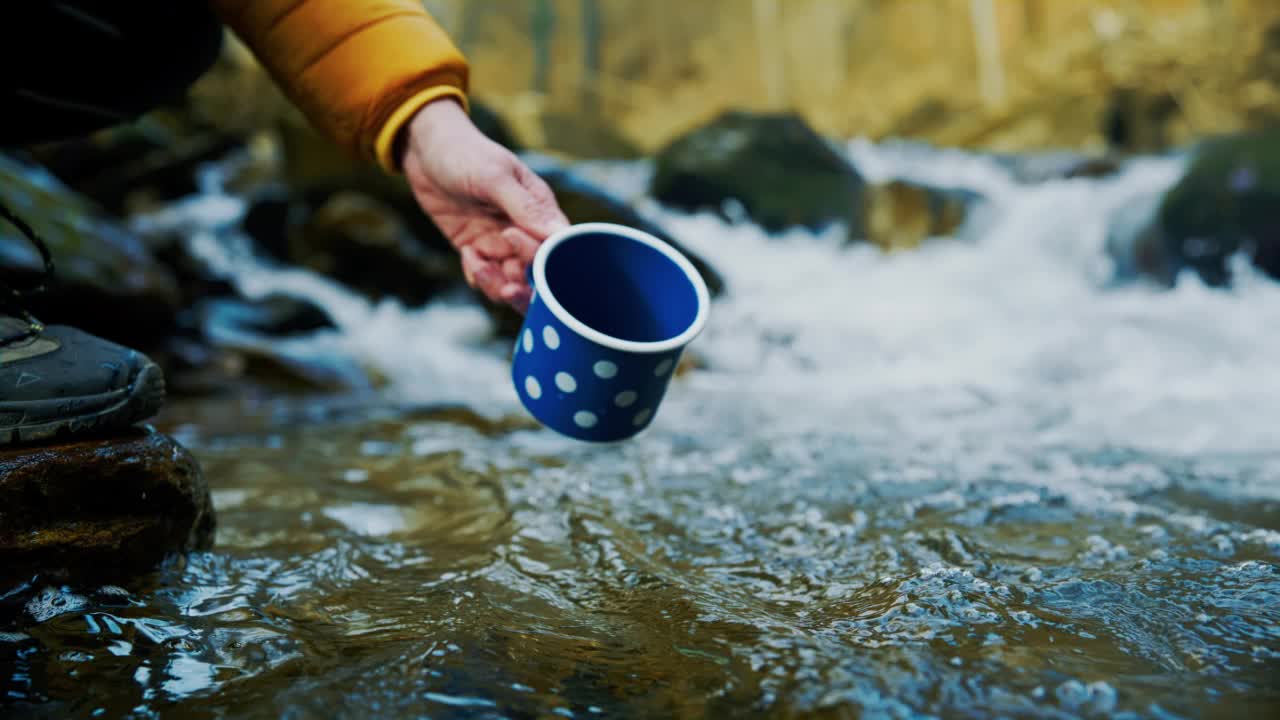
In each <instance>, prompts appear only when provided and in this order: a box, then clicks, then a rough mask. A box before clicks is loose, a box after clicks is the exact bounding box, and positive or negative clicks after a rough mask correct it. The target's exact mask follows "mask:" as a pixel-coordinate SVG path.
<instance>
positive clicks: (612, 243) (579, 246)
mask: <svg viewBox="0 0 1280 720" xmlns="http://www.w3.org/2000/svg"><path fill="white" fill-rule="evenodd" d="M545 273H546V275H545V276H546V282H547V285H548V289H549V290H550V292H551V293H552V294H553V295H554V296H555V298H556V300H557V301H558V302H559V304H560V306H561V307H562V308H564V310H565V312H567V313H569V314H570V315H572V316H573V317H574V318H576V319H577V320H578V321H579V322H581V323H583V324H584V325H586V326H587V327H589V328H591V329H593V330H595V331H597V332H600V333H603V334H604V335H608V336H610V337H613V338H617V339H619V340H626V341H630V342H646V343H647V342H661V341H663V340H668V339H671V338H674V337H678V336H679V335H680V334H681V333H683V332H685V331H686V330H688V329H689V328H690V326H692V325H693V323H694V322H695V321H696V320H697V318H698V311H699V298H698V293H697V288H696V286H695V285H694V283H693V281H692V280H691V279H690V278H689V277H688V275H687V274H686V272H685V270H684V269H683V268H682V267H680V266H679V265H677V264H676V263H675V262H674V261H673V260H672V259H671V258H669V257H667V256H666V255H665V254H664V253H662V252H661V251H659V250H657V249H656V248H653V247H650V246H649V245H647V244H645V243H642V242H639V241H637V240H633V239H631V238H629V237H626V236H623V235H615V234H612V233H608V232H586V233H582V234H580V235H575V236H572V237H568V238H565V239H564V240H563V241H561V242H560V243H559V244H558V245H556V247H555V248H554V249H552V251H551V253H550V254H549V255H548V256H547V258H546V266H545Z"/></svg>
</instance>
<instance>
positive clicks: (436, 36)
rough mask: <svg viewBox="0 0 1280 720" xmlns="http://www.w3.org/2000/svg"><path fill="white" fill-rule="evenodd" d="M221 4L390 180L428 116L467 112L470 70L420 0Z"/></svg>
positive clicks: (284, 80) (312, 110)
mask: <svg viewBox="0 0 1280 720" xmlns="http://www.w3.org/2000/svg"><path fill="white" fill-rule="evenodd" d="M211 3H212V5H213V8H214V9H215V10H216V11H217V12H218V14H219V16H220V17H221V18H222V21H223V22H224V23H226V24H227V25H228V26H229V27H230V28H231V29H232V30H233V31H235V33H236V35H238V36H239V37H240V38H241V39H242V40H243V41H244V43H245V44H246V45H247V46H248V47H249V49H250V50H251V51H253V53H254V55H255V56H257V58H258V60H259V61H260V62H261V63H262V64H263V66H264V67H265V68H266V69H267V71H268V72H269V73H270V74H271V76H272V78H273V79H274V80H275V82H276V83H277V84H279V85H280V87H281V89H282V90H283V91H284V92H285V94H286V95H287V96H288V97H289V99H290V100H292V101H293V102H294V103H295V104H296V105H297V106H298V107H299V109H301V110H302V112H303V114H305V115H306V116H307V118H308V119H309V120H310V121H311V122H312V123H313V124H314V125H315V126H316V127H317V128H318V129H319V130H320V131H321V132H323V133H325V134H326V135H328V136H329V137H330V138H332V139H333V140H334V141H335V142H337V143H338V144H339V145H341V146H342V147H344V148H346V149H348V150H350V151H352V152H355V153H357V154H359V155H360V156H362V157H365V158H367V159H370V160H374V161H376V162H377V163H378V164H379V165H381V166H382V167H383V168H384V169H386V170H387V171H388V172H393V173H394V172H398V171H399V168H398V158H396V157H394V155H395V153H394V152H393V150H394V146H395V141H396V137H397V135H398V134H399V131H400V129H401V128H402V127H403V126H404V125H405V123H407V122H408V120H409V119H410V118H411V117H413V114H414V113H415V112H416V111H417V110H418V109H419V108H421V107H422V106H423V105H425V104H427V103H428V102H431V101H432V100H436V99H438V98H441V97H446V96H451V97H454V98H456V99H457V100H458V101H459V102H460V103H462V105H463V107H464V108H465V107H467V96H466V93H467V84H468V78H469V70H468V67H467V61H466V59H465V58H463V56H462V53H460V52H459V51H458V49H457V48H456V47H454V45H453V42H452V41H450V39H449V36H448V35H446V34H445V32H444V30H442V29H441V28H440V26H439V25H438V24H436V22H435V21H434V20H433V19H432V18H431V16H430V15H428V14H427V12H426V10H425V9H424V8H423V6H422V2H421V1H420V0H211Z"/></svg>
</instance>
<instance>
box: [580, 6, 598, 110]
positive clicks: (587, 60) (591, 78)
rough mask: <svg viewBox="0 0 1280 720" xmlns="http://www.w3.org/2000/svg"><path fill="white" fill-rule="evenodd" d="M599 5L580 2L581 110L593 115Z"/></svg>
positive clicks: (596, 84)
mask: <svg viewBox="0 0 1280 720" xmlns="http://www.w3.org/2000/svg"><path fill="white" fill-rule="evenodd" d="M600 26H601V23H600V3H599V0H582V88H581V92H582V110H583V112H585V113H587V114H590V115H595V114H596V113H597V112H598V111H599V98H600Z"/></svg>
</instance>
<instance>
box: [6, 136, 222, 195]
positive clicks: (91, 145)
mask: <svg viewBox="0 0 1280 720" xmlns="http://www.w3.org/2000/svg"><path fill="white" fill-rule="evenodd" d="M243 143H244V139H243V138H241V137H239V136H237V135H233V134H226V133H216V132H186V133H180V132H176V131H174V130H171V129H168V128H162V127H159V126H158V125H157V124H150V125H146V126H143V125H139V124H129V125H122V126H120V127H118V128H112V129H110V130H106V131H103V132H99V133H94V134H92V135H89V136H86V137H83V138H76V139H73V140H67V141H63V142H58V143H53V144H49V145H43V146H40V147H39V148H36V149H34V150H32V151H31V152H32V155H33V157H35V158H36V160H37V161H38V162H39V163H40V164H41V165H42V166H44V167H45V168H47V169H48V170H49V171H50V172H52V173H53V174H54V175H55V176H57V177H58V178H59V179H60V180H62V181H63V182H64V183H66V185H67V186H69V187H70V188H72V189H73V190H75V191H76V192H78V193H80V194H82V195H84V196H85V197H88V198H90V199H91V200H93V201H94V202H96V203H97V204H98V205H100V206H101V207H103V208H104V209H105V210H107V211H108V212H110V213H113V214H116V215H124V214H128V213H129V212H131V211H134V210H140V209H143V208H145V207H151V206H155V205H156V204H158V203H162V202H166V201H171V200H176V199H178V198H181V197H186V196H188V195H191V194H194V193H195V192H197V190H198V185H197V174H198V171H199V168H200V166H201V165H202V164H204V163H207V162H211V161H214V160H217V159H219V158H222V157H224V156H225V155H226V154H227V153H229V152H231V151H232V150H234V149H236V148H238V147H240V146H241V145H243Z"/></svg>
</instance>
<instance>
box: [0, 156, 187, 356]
mask: <svg viewBox="0 0 1280 720" xmlns="http://www.w3.org/2000/svg"><path fill="white" fill-rule="evenodd" d="M0 200H2V201H3V202H4V203H5V204H6V205H8V206H9V207H10V208H11V209H12V210H13V211H14V212H15V213H17V214H18V215H20V216H21V217H23V218H24V219H25V220H26V221H27V222H28V223H29V224H30V225H32V227H33V228H35V230H36V231H37V232H38V233H39V234H40V235H41V236H42V237H43V238H44V239H45V241H46V242H47V243H48V245H49V248H50V250H51V251H52V253H53V258H54V262H55V264H56V266H57V275H56V277H55V278H54V280H53V281H52V282H51V283H50V284H49V285H48V288H47V290H45V291H44V292H41V293H39V294H37V295H35V296H34V297H33V298H32V300H31V309H32V311H33V312H35V313H36V314H37V315H38V316H39V317H40V318H41V319H42V320H44V321H45V322H47V323H66V324H69V325H75V326H77V327H80V328H82V329H84V330H86V331H88V332H91V333H95V334H98V335H101V336H103V337H106V338H109V339H112V340H115V341H117V342H122V343H126V344H133V345H147V344H149V343H150V342H152V341H153V340H155V339H156V338H159V337H163V336H164V335H165V334H167V333H168V332H169V330H170V329H171V328H172V327H173V324H174V315H175V313H176V312H177V310H178V305H179V300H180V296H179V289H178V283H177V282H176V280H175V278H174V276H173V274H172V273H171V272H169V270H168V269H167V268H165V267H164V266H163V265H162V264H160V263H159V262H157V260H156V258H155V257H154V256H153V255H152V253H151V252H150V251H149V250H148V248H147V246H146V244H145V243H144V242H143V241H142V240H141V239H140V238H139V237H138V236H136V235H135V234H133V233H132V232H130V231H129V230H127V229H125V228H124V227H123V226H121V225H119V224H117V223H116V222H114V221H112V220H111V219H110V218H108V217H107V216H106V215H105V214H104V213H103V212H102V211H101V210H100V209H99V208H97V207H96V206H94V204H93V203H92V202H90V201H89V200H87V199H86V198H84V197H83V196H81V195H79V194H77V193H75V192H74V191H72V190H70V189H68V188H67V187H66V186H65V185H63V184H62V183H61V182H60V181H59V180H58V179H57V178H55V177H54V176H53V175H51V174H50V173H49V172H48V171H46V170H44V169H42V168H40V167H38V166H35V165H32V164H29V163H26V162H22V161H19V160H17V159H15V158H12V157H6V156H3V155H0ZM40 270H41V264H40V256H39V255H38V254H37V253H36V250H35V249H34V248H33V247H32V246H31V245H30V244H29V243H28V242H27V241H26V240H25V239H23V237H22V235H21V233H19V232H18V230H17V228H14V227H11V226H10V225H8V224H7V223H3V222H0V275H2V276H3V277H5V278H6V279H8V280H10V281H12V282H17V283H20V284H23V285H27V284H31V283H34V282H36V281H37V280H38V278H39V275H40Z"/></svg>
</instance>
